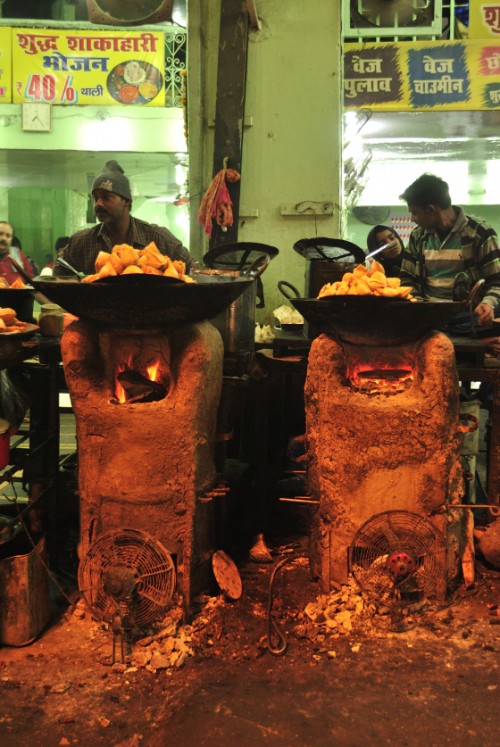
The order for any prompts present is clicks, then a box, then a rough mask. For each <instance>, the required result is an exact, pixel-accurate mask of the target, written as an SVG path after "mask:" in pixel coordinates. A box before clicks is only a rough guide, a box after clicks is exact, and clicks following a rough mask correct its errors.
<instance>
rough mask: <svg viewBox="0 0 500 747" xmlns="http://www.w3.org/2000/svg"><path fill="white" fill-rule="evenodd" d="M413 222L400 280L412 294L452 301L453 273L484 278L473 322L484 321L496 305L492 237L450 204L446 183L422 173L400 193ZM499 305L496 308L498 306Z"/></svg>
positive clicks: (497, 252) (498, 288) (498, 282)
mask: <svg viewBox="0 0 500 747" xmlns="http://www.w3.org/2000/svg"><path fill="white" fill-rule="evenodd" d="M401 199H402V200H405V201H406V202H407V203H408V210H409V211H410V212H411V216H412V219H413V220H414V222H415V223H416V224H417V228H415V229H414V230H413V231H412V233H411V235H410V240H409V244H408V248H407V249H406V250H405V251H404V253H403V261H402V264H401V275H400V276H401V284H402V285H409V286H411V287H412V288H413V295H415V296H416V297H417V298H428V299H430V300H433V301H451V300H452V298H453V286H454V283H455V278H456V276H457V275H458V273H461V272H462V273H463V272H465V273H466V274H467V275H468V276H469V277H470V279H471V281H473V282H475V281H476V280H478V279H479V278H484V279H485V281H486V283H485V285H484V287H483V296H482V300H481V302H480V303H479V304H478V306H477V307H476V309H475V312H476V315H477V323H478V324H479V325H489V324H491V322H492V321H493V318H494V315H495V314H494V312H495V307H496V306H497V305H498V304H500V249H499V245H498V239H497V235H496V233H495V231H494V229H493V228H491V226H489V225H488V224H487V223H485V222H484V221H482V220H480V219H478V218H473V217H472V216H470V215H466V214H465V212H464V210H463V209H462V208H461V207H457V206H456V205H452V204H451V199H450V193H449V188H448V184H447V183H446V182H445V181H443V179H440V178H439V177H438V176H434V175H433V174H422V175H421V176H419V177H418V179H416V180H415V181H414V182H413V183H412V184H410V186H409V187H407V188H406V189H405V191H404V192H403V194H402V195H401ZM499 308H500V307H499Z"/></svg>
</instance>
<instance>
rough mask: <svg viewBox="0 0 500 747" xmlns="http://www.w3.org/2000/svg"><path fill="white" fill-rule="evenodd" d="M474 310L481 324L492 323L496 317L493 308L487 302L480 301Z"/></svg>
mask: <svg viewBox="0 0 500 747" xmlns="http://www.w3.org/2000/svg"><path fill="white" fill-rule="evenodd" d="M474 310H475V312H476V314H477V316H478V323H479V324H480V325H481V326H483V325H485V324H491V323H492V321H493V319H494V314H493V309H492V308H491V306H488V304H487V303H480V304H479V306H476V308H475V309H474Z"/></svg>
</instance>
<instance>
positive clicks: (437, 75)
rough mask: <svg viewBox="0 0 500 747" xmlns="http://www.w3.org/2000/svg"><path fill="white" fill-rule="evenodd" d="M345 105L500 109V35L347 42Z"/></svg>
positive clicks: (393, 109) (401, 108)
mask: <svg viewBox="0 0 500 747" xmlns="http://www.w3.org/2000/svg"><path fill="white" fill-rule="evenodd" d="M344 106H345V108H346V109H352V108H354V109H360V108H369V109H380V110H386V111H411V110H416V111H439V110H442V111H446V110H449V111H458V110H461V109H463V110H476V111H479V110H484V109H500V39H499V40H498V41H497V42H495V41H494V40H484V39H483V40H481V39H475V40H471V39H469V40H468V41H428V42H424V41H422V42H387V43H383V44H346V45H345V46H344Z"/></svg>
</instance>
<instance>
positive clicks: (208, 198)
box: [198, 168, 240, 236]
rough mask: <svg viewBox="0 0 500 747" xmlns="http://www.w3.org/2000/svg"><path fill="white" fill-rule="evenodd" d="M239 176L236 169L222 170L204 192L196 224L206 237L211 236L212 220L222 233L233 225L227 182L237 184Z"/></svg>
mask: <svg viewBox="0 0 500 747" xmlns="http://www.w3.org/2000/svg"><path fill="white" fill-rule="evenodd" d="M239 180H240V175H239V173H238V172H237V171H236V169H226V168H223V169H221V170H220V171H219V172H217V174H216V175H215V176H214V178H213V179H212V181H211V182H210V186H209V187H208V189H207V191H206V192H205V194H204V196H203V199H202V201H201V205H200V207H199V210H198V223H199V224H200V225H201V226H203V231H204V233H205V234H206V236H211V235H212V226H213V220H215V222H216V223H217V225H219V226H220V227H221V228H222V230H223V231H227V229H228V228H229V226H232V225H233V209H232V204H233V202H232V200H231V197H230V195H229V191H228V189H227V185H226V181H227V182H238V181H239Z"/></svg>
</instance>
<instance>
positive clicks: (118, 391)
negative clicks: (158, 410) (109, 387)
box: [115, 356, 160, 405]
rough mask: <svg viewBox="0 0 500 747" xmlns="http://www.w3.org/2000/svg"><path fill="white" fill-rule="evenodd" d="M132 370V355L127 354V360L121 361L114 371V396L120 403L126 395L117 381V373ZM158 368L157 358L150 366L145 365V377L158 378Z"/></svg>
mask: <svg viewBox="0 0 500 747" xmlns="http://www.w3.org/2000/svg"><path fill="white" fill-rule="evenodd" d="M127 370H130V371H133V370H134V369H133V359H132V356H129V358H128V360H127V361H126V362H125V363H121V364H120V365H119V366H118V367H117V369H116V373H115V397H116V399H117V400H118V402H119V403H120V404H121V405H124V404H125V403H126V401H127V395H126V393H125V389H124V388H123V387H122V385H121V384H120V382H119V381H118V375H119V374H121V373H122V372H123V371H127ZM159 370H160V359H159V358H158V359H157V360H156V361H155V362H154V363H152V364H151V365H150V366H146V374H145V376H147V378H148V379H149V380H150V381H156V380H157V378H158V372H159Z"/></svg>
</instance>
